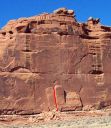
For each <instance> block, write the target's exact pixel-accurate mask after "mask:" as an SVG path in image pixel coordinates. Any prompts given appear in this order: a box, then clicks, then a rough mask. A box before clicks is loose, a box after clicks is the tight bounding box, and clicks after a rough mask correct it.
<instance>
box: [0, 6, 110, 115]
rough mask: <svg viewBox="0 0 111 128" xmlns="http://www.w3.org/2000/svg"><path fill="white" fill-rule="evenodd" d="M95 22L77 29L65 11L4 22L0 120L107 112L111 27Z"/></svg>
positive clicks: (71, 15) (0, 40) (0, 52)
mask: <svg viewBox="0 0 111 128" xmlns="http://www.w3.org/2000/svg"><path fill="white" fill-rule="evenodd" d="M99 21H100V20H99V19H93V18H89V19H88V21H87V22H86V23H78V22H77V20H76V19H75V17H74V11H72V10H67V9H65V8H62V9H59V10H56V11H54V13H52V14H47V13H45V14H41V15H39V16H34V17H29V18H20V19H18V20H11V21H9V22H8V24H7V25H6V26H4V27H3V28H2V29H1V30H0V114H34V113H41V112H42V111H50V110H53V109H57V108H56V107H58V109H59V110H61V111H70V110H85V109H86V108H88V110H90V108H93V109H101V108H103V107H107V106H111V93H110V91H111V79H110V77H111V68H110V67H111V66H110V63H111V27H107V26H103V25H101V24H100V22H99ZM54 94H55V96H54ZM55 101H56V104H55ZM87 106H90V108H89V107H87Z"/></svg>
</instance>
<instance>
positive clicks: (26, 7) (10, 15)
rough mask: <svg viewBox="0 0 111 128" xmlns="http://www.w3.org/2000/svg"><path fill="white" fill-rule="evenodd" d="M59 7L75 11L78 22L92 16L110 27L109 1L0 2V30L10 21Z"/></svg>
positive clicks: (2, 0) (7, 0) (47, 0)
mask: <svg viewBox="0 0 111 128" xmlns="http://www.w3.org/2000/svg"><path fill="white" fill-rule="evenodd" d="M60 7H66V8H68V9H73V10H75V13H76V16H77V20H78V21H81V22H84V21H86V20H87V19H88V17H90V16H92V17H94V18H101V21H102V24H104V25H108V26H111V0H0V28H1V27H2V26H4V25H5V24H6V23H7V22H8V21H9V20H11V19H17V18H20V17H28V16H33V15H37V14H40V13H42V12H49V13H50V12H52V11H53V10H55V9H57V8H60Z"/></svg>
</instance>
